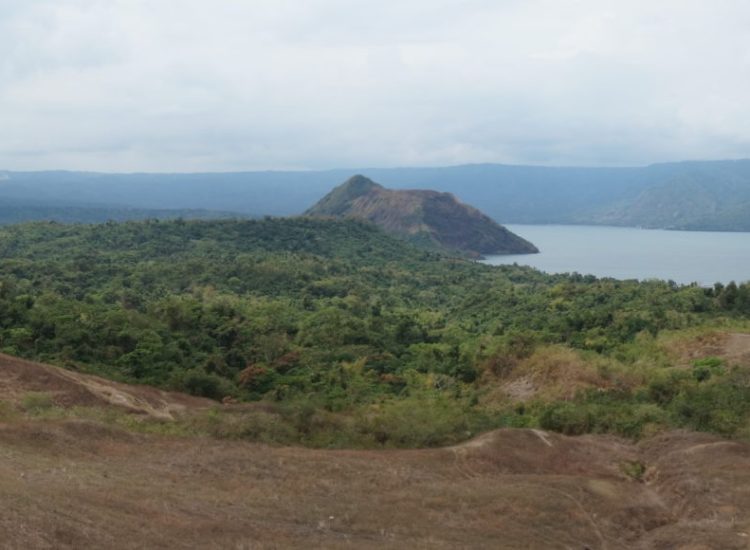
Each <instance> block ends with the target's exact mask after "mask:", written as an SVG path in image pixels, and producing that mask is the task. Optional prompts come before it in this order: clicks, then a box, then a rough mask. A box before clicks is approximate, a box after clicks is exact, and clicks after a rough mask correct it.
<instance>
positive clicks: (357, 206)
mask: <svg viewBox="0 0 750 550" xmlns="http://www.w3.org/2000/svg"><path fill="white" fill-rule="evenodd" d="M305 215H308V216H336V217H353V218H361V219H365V220H368V221H371V222H373V223H375V224H376V225H378V226H380V227H382V228H383V229H384V230H385V231H388V232H389V233H393V234H396V235H400V236H403V237H407V238H408V239H410V240H412V241H415V242H418V243H431V244H432V245H437V246H439V247H441V248H446V249H449V250H457V251H461V252H464V253H468V254H470V255H482V254H531V253H535V252H539V250H537V248H536V247H535V246H534V245H533V244H531V243H530V242H528V241H526V240H524V239H522V238H521V237H519V236H518V235H516V234H515V233H512V232H511V231H508V230H507V229H506V228H505V227H503V226H501V225H499V224H497V223H496V222H495V221H493V220H492V219H490V218H489V217H487V216H485V215H484V214H482V213H481V212H480V211H479V210H477V209H476V208H473V207H471V206H468V205H466V204H462V203H460V202H459V201H458V200H457V199H456V198H455V197H454V196H453V195H451V194H450V193H438V192H437V191H424V190H412V191H396V190H392V189H386V188H385V187H383V186H382V185H379V184H377V183H375V182H373V181H372V180H370V179H368V178H366V177H364V176H353V177H352V178H349V179H348V180H347V181H346V182H344V183H343V184H341V185H340V186H338V187H336V188H335V189H334V190H333V191H331V192H330V193H328V195H326V196H325V197H323V198H322V199H321V200H320V201H319V202H318V203H317V204H316V205H315V206H313V207H312V208H310V209H309V210H308V211H307V212H305Z"/></svg>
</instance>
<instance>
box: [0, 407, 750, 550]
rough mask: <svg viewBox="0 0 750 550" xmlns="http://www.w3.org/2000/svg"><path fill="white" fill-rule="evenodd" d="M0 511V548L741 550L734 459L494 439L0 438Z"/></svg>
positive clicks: (719, 453) (686, 441)
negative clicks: (427, 444)
mask: <svg viewBox="0 0 750 550" xmlns="http://www.w3.org/2000/svg"><path fill="white" fill-rule="evenodd" d="M637 461H643V463H644V464H646V466H647V471H646V475H645V477H644V480H643V481H642V482H639V481H638V480H635V479H633V478H632V477H629V476H628V475H627V474H626V473H624V470H623V467H622V465H623V464H625V463H633V462H637ZM0 502H2V503H3V504H2V506H3V514H1V515H0V541H2V542H0V547H2V548H222V549H223V548H247V549H250V548H514V549H515V548H544V549H581V550H582V549H584V548H589V549H633V548H636V549H637V548H641V549H647V548H665V549H666V548H715V549H740V548H747V547H748V546H747V542H748V539H747V537H746V534H747V533H748V532H750V447H749V446H748V445H746V444H740V443H736V442H728V441H722V440H720V439H718V438H715V437H711V436H707V435H699V434H688V433H681V432H675V433H670V434H667V435H664V436H661V437H659V438H657V439H654V440H651V441H648V442H646V443H644V444H642V445H640V446H636V445H632V444H629V443H627V442H625V441H622V440H619V439H616V438H611V437H595V436H586V437H579V438H571V437H565V436H561V435H557V434H551V433H545V432H540V431H534V430H500V431H496V432H491V433H488V434H485V435H483V436H481V437H479V438H477V439H474V440H472V441H470V442H467V443H466V444H464V445H459V446H455V447H451V448H446V449H434V450H415V451H324V450H311V449H300V448H277V447H269V446H264V445H258V444H251V443H241V442H227V441H216V440H204V439H171V438H163V437H151V436H135V435H131V434H126V433H121V432H119V431H117V430H113V429H111V428H106V427H101V426H98V425H97V424H94V423H89V422H47V423H44V424H42V423H29V424H18V425H13V426H5V427H1V426H0Z"/></svg>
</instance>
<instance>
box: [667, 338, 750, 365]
mask: <svg viewBox="0 0 750 550" xmlns="http://www.w3.org/2000/svg"><path fill="white" fill-rule="evenodd" d="M667 349H668V351H669V352H670V353H671V354H672V355H673V356H674V357H675V358H676V359H677V360H678V361H679V362H681V363H683V364H685V365H689V364H690V363H692V361H694V360H696V359H703V358H705V357H719V358H721V359H724V360H725V361H726V362H727V363H728V364H729V365H732V366H734V365H744V366H750V334H746V333H742V332H710V333H707V334H703V335H701V336H699V337H698V338H693V339H690V340H689V341H682V340H678V341H676V342H673V343H671V345H669V346H667Z"/></svg>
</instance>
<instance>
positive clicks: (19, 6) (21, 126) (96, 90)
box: [0, 0, 750, 171]
mask: <svg viewBox="0 0 750 550" xmlns="http://www.w3.org/2000/svg"><path fill="white" fill-rule="evenodd" d="M748 25H750V5H749V4H747V3H746V2H742V1H734V0H716V1H713V2H710V3H709V2H705V1H698V0H693V1H691V0H661V1H659V2H654V1H645V0H632V1H627V2H626V1H624V0H579V1H575V0H570V1H559V0H525V1H522V0H508V1H489V0H463V1H461V0H431V1H426V0H411V1H405V0H401V1H399V2H396V1H383V0H381V1H380V2H374V1H370V0H361V1H356V2H352V1H351V0H307V1H305V2H299V1H298V0H247V1H236V0H214V1H213V2H205V0H150V1H145V0H55V1H52V0H49V1H47V0H25V1H22V2H21V1H13V0H6V1H5V2H3V4H2V6H0V36H2V37H3V38H2V40H0V125H2V128H3V131H2V132H1V133H0V166H2V167H7V168H10V169H47V168H70V169H97V170H118V171H119V170H157V171H162V170H163V171H172V170H178V171H190V170H238V169H256V168H290V167H293V168H303V167H312V168H323V167H334V166H365V165H369V166H373V165H378V166H388V165H408V164H433V165H434V164H453V163H462V162H492V161H495V162H511V163H540V164H640V163H648V162H654V161H661V160H676V159H688V158H725V157H737V156H748V153H747V151H748V146H750V110H749V109H748V108H747V106H746V98H745V95H746V90H748V89H750V40H748V35H747V29H748V28H750V27H749V26H748Z"/></svg>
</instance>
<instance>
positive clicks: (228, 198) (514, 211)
mask: <svg viewBox="0 0 750 550" xmlns="http://www.w3.org/2000/svg"><path fill="white" fill-rule="evenodd" d="M353 172H354V173H356V172H359V173H363V174H366V175H367V176H368V177H369V178H372V179H374V180H375V181H378V182H380V183H381V184H383V185H385V186H387V187H390V188H393V189H433V190H435V191H440V192H447V193H451V194H453V195H455V196H456V197H457V198H458V199H459V200H461V201H464V202H466V203H467V204H473V205H478V206H480V207H481V209H482V211H483V212H484V213H485V214H487V215H488V216H490V217H491V218H492V219H494V220H496V221H498V222H500V223H519V224H523V223H532V224H535V223H537V224H548V223H563V224H570V223H583V224H615V225H631V226H643V227H654V228H682V229H720V230H732V231H747V230H750V215H748V214H750V160H737V161H711V162H681V163H668V164H654V165H651V166H645V167H629V168H585V167H541V166H511V165H499V164H479V165H466V166H451V167H438V168H367V169H362V168H360V169H356V170H355V169H347V170H328V171H297V172H281V171H277V172H236V173H195V174H101V173H86V172H3V173H0V201H7V200H10V199H23V200H29V199H32V200H37V201H45V202H47V203H49V204H58V203H59V204H68V205H71V204H70V203H71V200H73V199H72V197H75V199H74V204H72V205H71V206H75V205H76V204H77V205H85V204H89V205H90V204H95V205H100V206H106V205H111V206H115V207H117V208H123V207H127V208H141V209H207V210H219V211H228V212H238V213H240V214H245V215H253V216H260V215H274V216H288V215H297V214H300V213H302V212H303V211H304V210H305V209H306V208H308V207H309V205H310V204H313V203H314V202H315V201H316V200H318V199H319V198H320V197H321V196H323V195H324V194H325V193H327V192H328V191H329V190H330V183H331V182H332V181H343V180H344V179H346V178H347V177H348V176H349V175H350V174H352V173H353Z"/></svg>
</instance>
